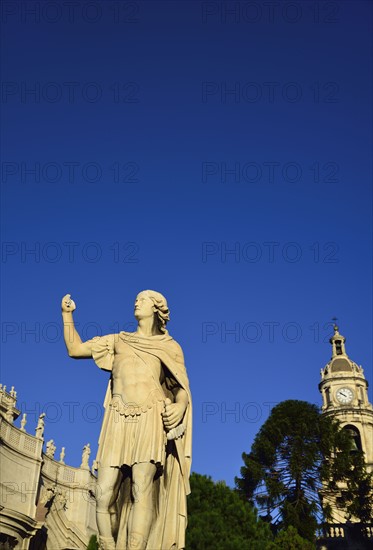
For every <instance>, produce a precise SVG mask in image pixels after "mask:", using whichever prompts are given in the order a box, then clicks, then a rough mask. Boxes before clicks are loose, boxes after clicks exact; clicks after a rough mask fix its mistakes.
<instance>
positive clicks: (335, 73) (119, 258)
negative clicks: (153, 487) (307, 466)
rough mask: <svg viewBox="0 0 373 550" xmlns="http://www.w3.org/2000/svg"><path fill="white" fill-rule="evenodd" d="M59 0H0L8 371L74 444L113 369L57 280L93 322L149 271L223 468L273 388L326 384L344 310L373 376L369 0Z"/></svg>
mask: <svg viewBox="0 0 373 550" xmlns="http://www.w3.org/2000/svg"><path fill="white" fill-rule="evenodd" d="M67 4H68V5H70V4H69V3H66V2H62V1H57V0H56V1H53V2H33V1H31V0H30V1H28V2H11V1H9V2H4V3H3V7H2V10H3V11H2V31H3V52H2V67H3V75H2V79H3V85H2V90H1V91H2V96H1V103H2V111H3V117H2V119H3V124H2V150H3V157H2V209H3V211H2V214H3V219H2V224H3V225H2V238H3V249H2V280H3V285H2V342H3V346H2V349H3V351H2V367H1V382H2V383H5V384H7V386H8V388H9V387H10V386H11V385H14V386H15V387H16V390H17V392H18V396H19V404H20V405H21V406H22V410H23V411H29V414H28V419H29V421H28V424H27V430H28V431H29V432H30V433H33V432H34V429H35V426H36V416H37V414H38V413H39V412H41V411H42V410H46V412H47V421H46V430H45V437H46V439H50V438H53V439H54V440H55V443H56V445H57V454H58V453H59V451H60V448H61V446H66V461H67V462H68V463H70V464H72V465H79V464H80V457H81V449H82V447H83V445H84V444H86V443H87V442H90V443H91V446H92V448H93V449H94V450H96V447H97V439H98V435H99V429H100V425H101V416H100V411H101V409H100V407H101V404H102V400H103V397H104V393H105V388H106V384H107V376H108V375H107V374H106V373H103V372H101V371H99V369H98V368H97V367H96V366H95V364H94V363H93V361H91V360H89V361H80V362H78V361H74V360H72V359H70V358H69V357H68V356H67V354H66V351H65V346H64V343H63V340H62V336H61V329H60V300H61V297H62V296H63V295H64V294H65V293H67V292H69V293H71V294H72V296H73V298H74V299H75V300H76V302H77V306H78V308H77V311H76V313H75V319H76V322H77V323H79V325H78V329H79V330H81V331H82V337H83V338H89V337H92V336H95V335H96V334H106V333H111V332H115V331H117V330H118V329H119V330H122V329H125V330H133V329H134V324H133V322H134V319H133V302H134V298H135V296H136V294H137V293H138V292H139V291H140V290H143V289H146V288H150V289H155V290H158V291H160V292H162V293H164V294H165V296H166V297H167V299H168V301H169V306H170V309H171V317H172V318H171V322H170V323H169V331H170V334H171V335H172V336H173V337H174V338H175V339H176V340H177V341H178V342H179V343H180V344H181V346H182V347H183V349H184V353H185V358H186V364H187V369H188V372H189V377H190V382H191V388H192V393H193V398H194V411H195V415H194V458H193V469H194V470H195V471H197V472H199V473H204V474H210V475H211V476H212V477H213V478H214V479H225V480H226V481H227V483H229V484H232V483H233V478H234V476H235V475H238V474H239V469H240V466H241V465H242V459H241V453H242V452H243V451H249V449H250V445H251V443H252V441H253V438H254V436H255V434H256V433H257V431H258V429H259V428H260V426H261V424H262V422H263V421H264V420H265V419H266V418H267V416H268V413H269V409H270V407H271V406H273V404H274V403H278V402H280V401H282V400H285V399H303V400H307V401H310V402H312V403H320V401H321V398H320V395H319V392H318V382H319V379H320V368H321V367H323V366H324V365H325V363H326V362H327V361H328V360H329V359H330V355H331V351H330V346H329V344H328V337H329V335H330V333H331V324H330V322H331V318H332V317H333V316H336V317H338V320H339V321H338V323H339V326H340V330H341V333H342V334H344V335H345V336H346V337H347V351H348V353H349V354H350V356H351V358H352V359H353V360H355V361H356V362H357V363H358V364H361V365H363V367H364V368H365V374H366V377H367V379H368V381H369V382H370V384H372V382H373V376H372V346H371V334H372V300H371V277H372V265H371V222H372V200H371V199H372V197H371V190H372V186H371V181H372V154H371V151H372V112H371V103H372V85H371V84H372V82H371V61H372V59H371V58H372V53H371V36H372V24H371V21H372V17H371V16H372V4H371V3H370V2H365V1H356V0H355V1H353V2H349V1H339V2H337V1H335V2H308V1H305V2H302V1H301V2H296V3H290V2H286V1H285V2H278V3H277V4H276V5H274V6H273V8H269V6H268V3H266V2H262V1H261V0H258V1H257V2H254V3H252V2H250V3H248V2H217V1H216V2H198V1H192V2H184V1H175V2H158V1H151V2H147V1H137V2H125V1H122V2H98V1H92V2H89V3H88V2H77V5H76V6H71V5H70V7H68V5H67ZM235 5H236V6H237V7H238V11H236V13H232V9H233V8H234V6H235ZM34 8H35V9H36V11H35V9H34ZM32 90H33V91H32ZM32 250H34V252H33V253H32V252H30V251H32ZM131 323H132V324H131ZM232 331H235V332H232ZM370 400H371V401H373V398H372V393H371V392H370ZM231 410H235V414H229V411H231ZM32 411H34V412H32Z"/></svg>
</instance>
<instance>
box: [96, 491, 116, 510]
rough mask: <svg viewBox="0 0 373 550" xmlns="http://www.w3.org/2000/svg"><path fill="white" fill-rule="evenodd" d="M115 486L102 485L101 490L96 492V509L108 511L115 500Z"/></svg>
mask: <svg viewBox="0 0 373 550" xmlns="http://www.w3.org/2000/svg"><path fill="white" fill-rule="evenodd" d="M112 500H113V488H112V487H110V488H109V487H108V488H106V487H103V488H102V487H101V488H100V491H97V492H96V509H97V510H99V511H103V512H108V511H109V508H110V507H111V506H112V504H113V502H112Z"/></svg>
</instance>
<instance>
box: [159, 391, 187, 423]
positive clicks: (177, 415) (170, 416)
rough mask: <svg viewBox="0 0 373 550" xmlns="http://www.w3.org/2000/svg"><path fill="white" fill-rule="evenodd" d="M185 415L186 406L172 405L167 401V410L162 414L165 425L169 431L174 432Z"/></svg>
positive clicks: (180, 404)
mask: <svg viewBox="0 0 373 550" xmlns="http://www.w3.org/2000/svg"><path fill="white" fill-rule="evenodd" d="M184 413H185V406H184V405H183V404H182V403H171V401H170V400H169V399H167V400H166V403H165V410H164V412H163V413H162V417H163V424H164V425H165V428H166V430H167V431H169V430H172V428H175V427H176V426H178V425H179V424H180V422H181V421H182V419H183V416H184Z"/></svg>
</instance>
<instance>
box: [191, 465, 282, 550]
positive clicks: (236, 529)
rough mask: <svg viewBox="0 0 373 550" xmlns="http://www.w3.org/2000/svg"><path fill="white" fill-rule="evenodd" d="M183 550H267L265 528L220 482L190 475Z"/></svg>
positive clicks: (238, 498)
mask: <svg viewBox="0 0 373 550" xmlns="http://www.w3.org/2000/svg"><path fill="white" fill-rule="evenodd" d="M190 481H191V490H192V492H191V495H190V496H189V497H188V528H187V531H186V550H211V549H214V550H243V548H250V550H271V549H272V548H274V547H273V545H272V542H271V541H272V535H271V532H270V529H269V526H268V525H267V524H265V523H264V522H262V521H261V520H258V517H257V515H256V512H255V510H254V509H253V507H252V506H251V505H249V503H247V502H245V501H244V500H243V499H242V498H241V497H240V496H239V495H238V493H237V492H236V491H234V490H233V489H230V488H229V487H227V486H226V484H225V483H224V482H218V483H214V482H213V481H212V479H211V478H210V477H207V476H204V475H200V474H196V473H193V474H192V475H191V479H190Z"/></svg>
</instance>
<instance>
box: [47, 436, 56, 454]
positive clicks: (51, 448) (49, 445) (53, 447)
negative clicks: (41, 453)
mask: <svg viewBox="0 0 373 550" xmlns="http://www.w3.org/2000/svg"><path fill="white" fill-rule="evenodd" d="M56 448H57V447H56V445H55V444H54V441H53V439H50V440H49V441H47V444H46V451H45V454H46V455H47V456H49V458H54V453H55V452H56Z"/></svg>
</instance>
